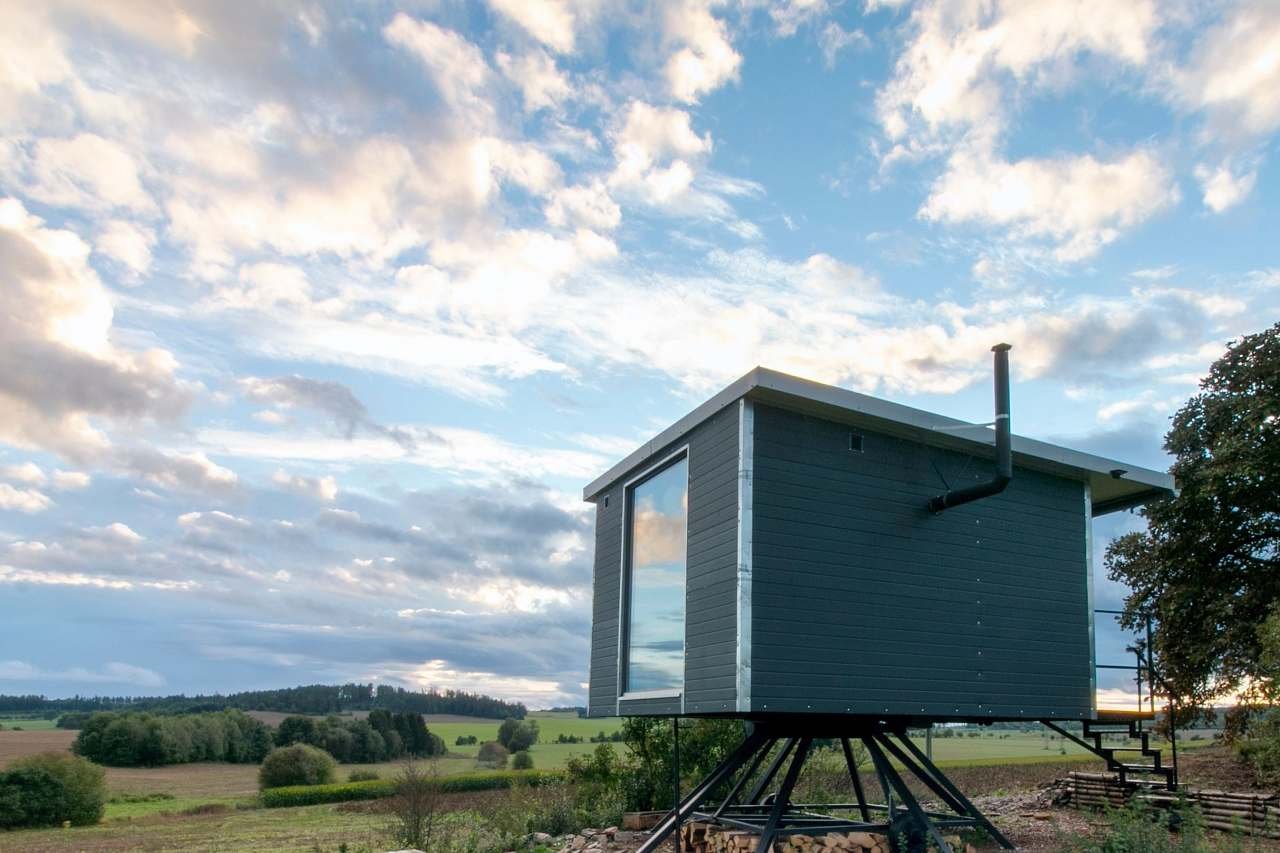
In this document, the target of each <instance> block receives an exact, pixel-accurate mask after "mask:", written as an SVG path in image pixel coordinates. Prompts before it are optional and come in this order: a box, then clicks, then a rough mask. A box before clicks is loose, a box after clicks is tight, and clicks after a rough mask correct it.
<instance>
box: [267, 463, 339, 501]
mask: <svg viewBox="0 0 1280 853" xmlns="http://www.w3.org/2000/svg"><path fill="white" fill-rule="evenodd" d="M271 482H272V483H274V484H275V485H277V486H279V487H280V488H281V489H284V490H285V491H288V492H293V493H295V494H299V495H305V496H306V497H309V498H314V499H315V500H318V501H333V500H335V499H336V498H337V497H338V481H337V480H335V479H334V478H333V477H306V476H303V475H301V474H290V473H289V472H287V471H285V470H284V469H283V468H280V469H278V470H277V471H276V472H275V473H274V474H272V475H271Z"/></svg>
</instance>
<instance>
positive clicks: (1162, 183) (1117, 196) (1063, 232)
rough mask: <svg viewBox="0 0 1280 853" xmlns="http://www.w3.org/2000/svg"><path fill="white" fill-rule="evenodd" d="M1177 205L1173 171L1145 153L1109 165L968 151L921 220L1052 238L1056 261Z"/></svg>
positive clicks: (952, 165)
mask: <svg viewBox="0 0 1280 853" xmlns="http://www.w3.org/2000/svg"><path fill="white" fill-rule="evenodd" d="M1177 200H1178V190H1177V187H1176V185H1175V184H1174V182H1173V178H1172V177H1171V175H1170V174H1169V172H1168V170H1167V169H1166V168H1165V167H1164V165H1163V164H1162V163H1161V162H1160V161H1159V160H1158V159H1157V158H1156V157H1155V155H1154V154H1152V153H1151V152H1149V151H1145V150H1141V149H1140V150H1137V151H1133V152H1130V153H1128V154H1124V155H1121V156H1118V157H1116V158H1114V159H1111V160H1098V159H1097V158H1095V157H1093V156H1091V155H1087V154H1085V155H1078V156H1064V157H1057V158H1044V159H1037V158H1027V159H1025V160H1019V161H1016V162H1012V163H1010V162H1006V161H1003V160H1000V159H998V158H991V157H989V156H987V154H986V153H985V152H983V151H980V150H979V151H974V150H969V149H965V150H961V151H958V152H956V153H955V154H953V155H952V157H951V159H950V160H949V161H948V164H947V171H946V172H945V173H944V174H943V175H942V176H941V177H940V178H939V179H938V180H937V181H936V182H935V183H934V185H933V187H932V188H931V189H930V193H929V198H928V199H927V200H926V201H925V203H924V205H923V206H922V207H921V208H920V215H921V217H923V218H924V219H929V220H934V221H939V222H948V223H975V224H979V225H985V226H994V227H1002V228H1008V229H1009V230H1010V232H1011V233H1012V234H1013V235H1014V236H1016V237H1020V238H1030V239H1043V240H1047V241H1048V242H1049V243H1051V244H1052V246H1053V254H1054V256H1055V257H1056V258H1057V259H1058V260H1061V261H1073V260H1079V259H1081V258H1087V257H1089V256H1091V255H1093V254H1095V253H1096V252H1097V251H1098V249H1100V248H1101V247H1102V246H1105V245H1106V244H1107V243H1110V242H1112V241H1113V240H1115V239H1116V238H1117V237H1118V236H1119V235H1120V234H1121V233H1122V232H1123V231H1124V230H1126V229H1128V228H1132V227H1133V226H1135V225H1137V224H1139V223H1141V222H1144V221H1145V220H1147V219H1149V218H1151V217H1152V216H1154V215H1155V214H1156V213H1158V212H1160V211H1161V210H1164V209H1165V208H1167V207H1169V206H1171V205H1173V204H1174V203H1176V202H1177Z"/></svg>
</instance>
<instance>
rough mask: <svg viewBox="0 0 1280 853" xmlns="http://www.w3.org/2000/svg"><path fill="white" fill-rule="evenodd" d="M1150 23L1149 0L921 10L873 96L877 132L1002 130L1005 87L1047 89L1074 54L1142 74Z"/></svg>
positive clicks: (947, 2) (935, 0) (1011, 0)
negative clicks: (1103, 59)
mask: <svg viewBox="0 0 1280 853" xmlns="http://www.w3.org/2000/svg"><path fill="white" fill-rule="evenodd" d="M1158 20H1159V19H1158V16H1157V14H1156V8H1155V4H1154V2H1152V0H1134V2H1129V3H1122V4H1116V3H1112V2H1110V0H1042V2H1037V3H1024V2H1020V0H996V2H993V3H989V4H983V3H972V2H968V0H932V2H924V3H921V4H920V5H918V6H917V7H916V8H915V9H914V11H913V12H912V15H911V30H912V36H911V41H910V43H909V44H908V45H907V47H906V49H905V50H904V51H903V52H902V54H901V55H900V56H899V57H898V60H897V63H896V65H895V68H894V76H893V79H892V80H890V81H889V83H888V84H887V85H886V86H885V87H884V88H883V89H882V90H881V92H880V94H879V96H878V98H877V107H878V111H879V114H880V120H881V124H882V126H883V127H884V130H885V132H886V134H887V135H888V136H889V138H890V139H892V140H904V139H906V138H907V137H908V136H910V135H912V133H913V132H915V133H919V134H922V135H924V136H925V137H926V138H927V136H928V135H929V134H932V133H936V132H939V131H944V130H948V129H958V130H962V131H969V130H974V131H976V132H978V133H980V134H982V135H983V136H985V137H988V138H990V137H991V135H993V134H994V133H996V132H998V131H999V130H1000V129H1001V128H1002V126H1003V120H1004V118H1005V108H1004V107H1005V104H1006V103H1007V102H1008V100H1009V99H1008V98H1006V96H1005V88H1006V86H1007V81H1008V80H1009V79H1012V80H1013V81H1016V82H1017V83H1019V84H1028V83H1029V84H1033V85H1034V84H1036V83H1046V84H1047V83H1049V82H1051V81H1053V80H1055V79H1057V78H1058V77H1060V76H1061V75H1062V74H1063V73H1069V72H1070V70H1071V66H1070V63H1071V62H1072V61H1073V60H1074V59H1075V58H1076V56H1077V55H1079V54H1081V53H1092V54H1096V55H1100V56H1105V57H1108V58H1110V59H1114V60H1119V61H1120V62H1123V63H1126V64H1129V65H1135V66H1141V65H1143V64H1145V63H1146V62H1147V61H1148V59H1149V54H1150V49H1151V45H1150V42H1151V38H1152V34H1153V32H1154V31H1155V28H1156V24H1157V23H1158Z"/></svg>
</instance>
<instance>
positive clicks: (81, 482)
mask: <svg viewBox="0 0 1280 853" xmlns="http://www.w3.org/2000/svg"><path fill="white" fill-rule="evenodd" d="M91 482H93V478H92V477H90V476H89V475H88V474H86V473H84V472H83V471H62V470H57V471H54V472H53V487H54V488H55V489H59V490H61V491H64V492H75V491H79V490H81V489H87V488H88V487H89V484H90V483H91Z"/></svg>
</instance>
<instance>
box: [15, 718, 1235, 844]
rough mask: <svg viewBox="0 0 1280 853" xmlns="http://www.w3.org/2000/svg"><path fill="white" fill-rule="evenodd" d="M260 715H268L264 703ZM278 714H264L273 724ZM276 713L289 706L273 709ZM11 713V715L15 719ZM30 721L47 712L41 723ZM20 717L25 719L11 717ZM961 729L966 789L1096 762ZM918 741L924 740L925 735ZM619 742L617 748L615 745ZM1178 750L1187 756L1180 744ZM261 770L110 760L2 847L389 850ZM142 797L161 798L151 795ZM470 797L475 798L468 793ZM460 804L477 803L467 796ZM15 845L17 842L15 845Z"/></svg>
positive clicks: (1071, 750) (950, 748) (554, 748)
mask: <svg viewBox="0 0 1280 853" xmlns="http://www.w3.org/2000/svg"><path fill="white" fill-rule="evenodd" d="M254 715H255V716H258V717H260V718H264V716H265V714H264V713H262V712H255V714H254ZM276 716H277V715H274V714H273V715H272V716H271V718H269V721H270V722H273V723H274V722H278V719H276ZM278 716H279V718H283V716H285V715H278ZM530 717H531V718H532V719H536V720H537V721H538V726H539V732H540V740H541V741H542V742H540V743H538V744H537V745H535V746H534V747H533V749H532V750H531V753H532V755H533V757H534V762H535V764H536V766H537V767H539V768H543V769H552V768H557V767H562V766H563V765H564V763H565V761H567V760H568V759H569V758H570V757H571V756H573V755H580V754H583V753H586V752H589V751H591V750H593V749H595V746H596V745H595V744H593V743H590V742H584V743H580V744H557V743H554V740H555V739H556V737H557V736H558V735H560V734H566V735H575V736H580V737H583V738H589V737H590V736H591V735H594V734H597V733H599V732H601V731H603V732H605V733H606V734H609V733H612V732H614V731H616V730H617V729H618V728H619V727H620V726H621V721H620V720H616V719H608V720H584V719H579V718H578V717H577V716H575V715H574V714H572V713H550V712H542V713H533V714H531V715H530ZM15 722H17V721H15ZM34 722H37V723H47V722H48V721H44V720H38V721H34ZM18 724H19V725H21V723H18ZM427 724H428V726H429V727H430V729H431V730H432V731H433V732H435V733H436V734H439V735H440V736H441V737H443V738H444V739H445V743H446V745H447V746H448V749H449V752H450V754H449V755H448V756H447V757H444V758H441V759H438V760H436V761H434V762H433V764H434V771H435V772H438V773H440V774H441V775H447V774H452V773H461V772H466V771H469V770H474V769H476V763H475V753H476V751H477V750H478V746H455V745H454V742H455V741H456V740H457V738H458V737H459V736H469V735H475V737H476V738H477V740H479V741H482V742H483V741H485V740H492V739H494V738H495V737H496V735H497V731H498V726H499V725H500V721H499V720H481V719H468V718H459V717H444V716H442V717H429V718H428V719H427ZM5 726H6V729H5V730H4V731H0V767H3V766H4V765H6V764H7V763H8V762H9V761H11V760H12V759H14V758H17V757H19V756H22V755H29V754H32V753H36V752H42V751H46V750H64V749H69V748H70V745H71V742H72V741H73V740H74V738H75V732H72V731H65V730H59V729H53V728H51V727H49V725H45V726H43V727H39V728H38V727H36V726H34V725H33V726H30V727H28V726H25V725H23V726H22V727H23V729H24V731H12V730H10V727H9V723H8V722H6V723H5ZM955 735H957V736H952V737H940V736H937V735H935V737H934V740H933V755H934V759H935V761H936V762H937V763H938V764H940V765H942V766H944V767H948V768H951V769H952V776H953V778H954V779H955V781H956V782H957V783H959V784H960V785H961V786H962V787H963V788H965V789H966V790H969V791H972V792H973V793H980V792H984V791H1005V790H1015V789H1028V788H1035V787H1038V786H1043V784H1046V783H1047V782H1048V781H1050V780H1052V779H1053V778H1056V777H1057V776H1060V775H1063V774H1064V773H1065V772H1066V771H1067V770H1068V769H1071V768H1073V767H1077V768H1078V767H1082V766H1084V767H1087V766H1089V765H1092V764H1095V763H1097V764H1099V766H1100V763H1099V762H1098V761H1097V759H1095V758H1093V757H1092V756H1090V755H1088V754H1087V753H1085V752H1084V750H1082V749H1080V748H1079V747H1076V746H1074V745H1073V744H1070V743H1066V742H1064V741H1063V739H1062V738H1060V737H1058V736H1054V735H1049V734H1047V733H1046V734H1041V733H1035V732H1000V731H977V732H973V733H972V736H970V733H969V732H965V731H957V732H956V733H955ZM917 743H918V744H919V745H920V747H921V749H924V747H925V743H924V738H919V739H918V740H917ZM1210 743H1211V741H1210V740H1208V739H1203V740H1200V741H1189V740H1186V741H1183V742H1182V743H1181V744H1180V748H1181V749H1182V750H1186V751H1191V750H1193V748H1194V751H1195V752H1202V750H1200V749H1198V747H1202V746H1206V745H1208V744H1210ZM616 746H618V745H615V747H616ZM1184 754H1186V753H1185V752H1184ZM357 769H362V770H372V771H374V772H377V773H379V774H380V775H381V776H383V777H384V778H390V777H392V776H394V775H395V773H396V772H397V771H398V769H399V767H398V765H397V764H395V763H384V764H368V765H341V766H340V767H339V774H340V778H345V777H346V775H347V774H349V773H350V772H352V771H353V770H357ZM257 772H258V768H257V767H256V766H253V765H236V764H220V763H207V764H184V765H172V766H168V767H155V768H142V767H138V768H132V767H130V768H124V767H112V768H107V784H108V788H109V790H110V794H111V796H112V797H113V799H114V800H115V801H114V802H111V803H109V804H108V806H107V812H106V818H105V820H104V822H103V824H101V825H100V826H97V827H89V828H83V829H76V830H72V831H69V832H68V831H64V830H42V831H27V832H22V833H20V834H16V835H7V834H0V851H8V850H23V851H26V850H31V851H46V850H48V851H53V850H58V851H63V850H125V849H129V850H134V849H139V850H212V849H219V850H299V851H301V850H306V851H316V850H336V849H337V847H338V845H339V844H346V845H347V849H348V850H349V851H353V853H354V851H359V850H380V849H386V847H385V840H384V837H383V835H382V834H381V833H382V832H383V830H384V828H385V825H386V817H385V816H384V815H378V814H376V813H371V812H370V811H369V810H368V809H367V808H363V809H362V808H352V807H350V806H348V807H343V806H309V807H305V808H292V809H257V808H254V807H253V806H254V802H255V795H256V794H257V789H258V786H257ZM147 795H153V796H154V795H160V797H156V798H148V797H147ZM469 796H473V797H474V796H477V795H469ZM459 807H460V808H475V806H474V805H469V804H464V805H462V806H459ZM19 842H20V843H19Z"/></svg>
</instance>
